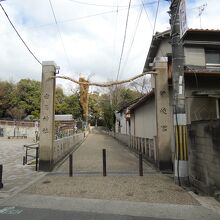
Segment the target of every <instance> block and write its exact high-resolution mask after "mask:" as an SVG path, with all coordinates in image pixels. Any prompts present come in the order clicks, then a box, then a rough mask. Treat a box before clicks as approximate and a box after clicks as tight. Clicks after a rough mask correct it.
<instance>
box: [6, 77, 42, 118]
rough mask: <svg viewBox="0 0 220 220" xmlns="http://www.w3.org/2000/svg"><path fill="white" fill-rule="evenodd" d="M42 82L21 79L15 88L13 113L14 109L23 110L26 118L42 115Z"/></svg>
mask: <svg viewBox="0 0 220 220" xmlns="http://www.w3.org/2000/svg"><path fill="white" fill-rule="evenodd" d="M40 94H41V92H40V82H39V81H36V80H30V79H21V80H20V81H19V82H18V83H17V86H16V87H15V89H14V91H13V95H12V99H11V109H9V111H11V110H12V109H13V108H17V109H20V110H23V112H24V116H26V115H33V116H34V117H35V118H38V117H39V114H40V96H41V95H40Z"/></svg>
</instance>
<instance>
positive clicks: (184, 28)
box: [179, 0, 188, 38]
mask: <svg viewBox="0 0 220 220" xmlns="http://www.w3.org/2000/svg"><path fill="white" fill-rule="evenodd" d="M179 18H180V38H182V37H183V35H184V34H185V33H186V31H187V29H188V26H187V18H186V1H185V0H181V2H180V7H179Z"/></svg>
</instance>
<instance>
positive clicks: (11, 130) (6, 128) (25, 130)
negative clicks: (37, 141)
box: [0, 125, 36, 138]
mask: <svg viewBox="0 0 220 220" xmlns="http://www.w3.org/2000/svg"><path fill="white" fill-rule="evenodd" d="M0 127H1V128H3V135H4V137H7V136H14V134H15V136H21V135H25V136H27V137H29V138H35V131H36V128H35V127H23V126H22V127H20V126H16V127H14V126H13V125H12V126H10V125H0Z"/></svg>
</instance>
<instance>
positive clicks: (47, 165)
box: [39, 160, 53, 172]
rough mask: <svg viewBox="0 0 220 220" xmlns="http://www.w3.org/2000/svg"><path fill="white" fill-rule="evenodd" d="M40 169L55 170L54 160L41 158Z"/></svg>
mask: <svg viewBox="0 0 220 220" xmlns="http://www.w3.org/2000/svg"><path fill="white" fill-rule="evenodd" d="M39 170H40V171H45V172H50V171H52V170H53V162H52V161H49V160H40V161H39Z"/></svg>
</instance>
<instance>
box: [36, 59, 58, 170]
mask: <svg viewBox="0 0 220 220" xmlns="http://www.w3.org/2000/svg"><path fill="white" fill-rule="evenodd" d="M55 74H56V64H55V63H54V62H53V61H45V62H43V63H42V82H41V110H40V160H39V170H42V171H51V170H52V168H53V165H54V164H53V144H54V113H55V106H54V101H55V85H56V80H55V78H51V77H54V76H55Z"/></svg>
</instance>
